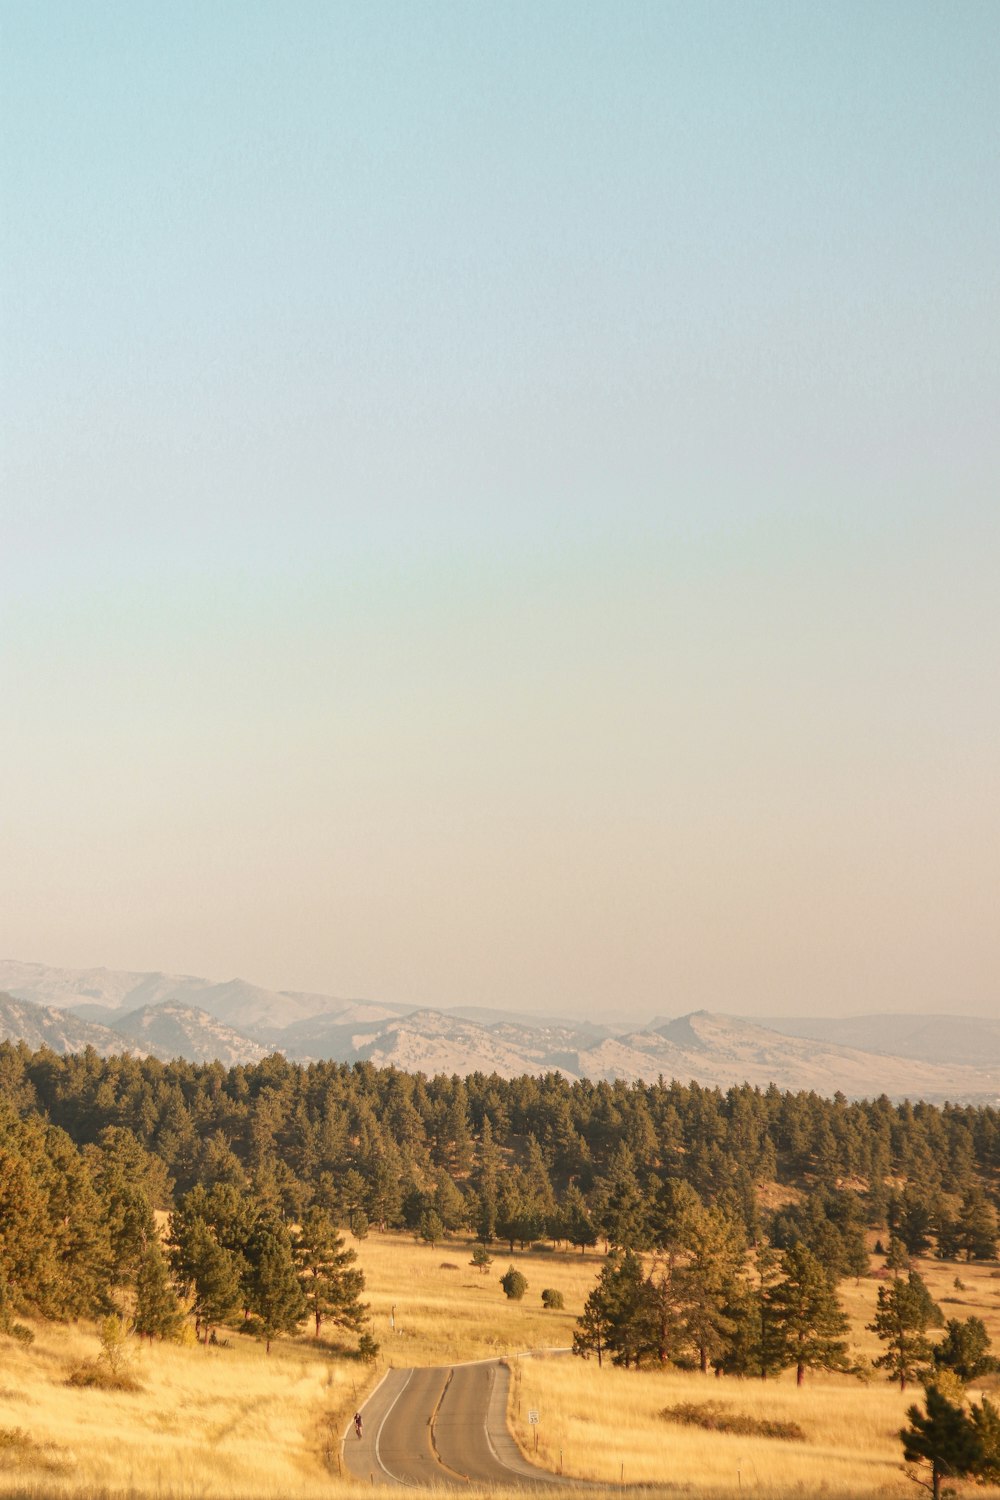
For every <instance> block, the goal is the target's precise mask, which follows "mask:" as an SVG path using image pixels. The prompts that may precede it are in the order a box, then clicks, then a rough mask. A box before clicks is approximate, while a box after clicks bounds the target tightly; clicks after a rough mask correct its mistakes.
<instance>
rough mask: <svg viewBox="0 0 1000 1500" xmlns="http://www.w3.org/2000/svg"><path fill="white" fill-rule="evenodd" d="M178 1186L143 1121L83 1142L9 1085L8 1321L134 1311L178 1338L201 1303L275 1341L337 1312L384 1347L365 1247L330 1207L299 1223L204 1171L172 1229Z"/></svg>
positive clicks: (4, 1124) (2, 1246)
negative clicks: (158, 1210)
mask: <svg viewBox="0 0 1000 1500" xmlns="http://www.w3.org/2000/svg"><path fill="white" fill-rule="evenodd" d="M169 1195H170V1184H169V1179H168V1177H167V1174H166V1170H165V1167H164V1164H163V1163H162V1162H161V1161H160V1160H159V1159H158V1158H157V1157H155V1156H153V1155H151V1154H150V1153H149V1152H147V1151H146V1150H145V1148H144V1147H143V1146H142V1145H141V1143H140V1142H139V1141H138V1140H137V1139H136V1137H135V1135H134V1134H133V1133H132V1131H130V1130H128V1129H126V1128H124V1127H121V1126H106V1127H105V1128H104V1129H103V1130H102V1131H101V1133H100V1135H99V1137H98V1139H97V1141H96V1142H92V1143H88V1144H87V1145H85V1146H83V1147H80V1146H78V1145H76V1144H75V1143H74V1142H73V1140H72V1139H71V1138H70V1137H69V1135H68V1134H67V1133H66V1132H65V1131H64V1130H62V1129H60V1128H59V1127H58V1126H55V1125H52V1124H51V1123H50V1122H49V1121H47V1120H45V1119H44V1118H43V1117H42V1116H41V1115H39V1114H37V1113H35V1112H33V1111H28V1112H22V1113H19V1112H18V1110H17V1109H15V1108H14V1105H13V1103H12V1102H11V1100H10V1099H9V1098H4V1097H0V1332H7V1333H10V1332H12V1331H15V1332H16V1330H17V1328H18V1325H17V1324H16V1322H15V1319H16V1316H17V1314H19V1313H22V1314H23V1313H28V1314H35V1315H38V1316H41V1317H44V1318H50V1319H60V1320H62V1319H71V1318H79V1317H102V1316H106V1315H108V1314H111V1313H114V1312H122V1311H125V1312H127V1314H128V1316H129V1318H130V1320H131V1322H132V1325H133V1327H134V1330H135V1332H136V1333H137V1334H138V1335H139V1336H141V1337H146V1338H150V1339H153V1338H157V1337H159V1338H168V1337H170V1336H171V1335H173V1334H175V1333H177V1332H178V1331H179V1329H180V1327H181V1325H182V1323H183V1322H184V1319H185V1316H186V1314H187V1312H188V1311H190V1312H191V1313H192V1314H193V1316H194V1319H195V1331H196V1334H201V1335H202V1336H203V1337H204V1338H205V1340H206V1342H207V1341H208V1340H209V1339H210V1338H211V1337H212V1334H213V1329H214V1327H215V1325H216V1324H218V1323H221V1322H225V1321H227V1320H230V1319H234V1318H236V1319H238V1320H239V1323H240V1326H242V1327H243V1328H244V1329H246V1330H247V1331H249V1332H253V1333H256V1334H259V1336H261V1337H262V1338H264V1339H265V1340H266V1341H267V1345H268V1349H270V1342H271V1340H272V1339H273V1338H274V1337H275V1336H277V1335H279V1334H288V1333H293V1332H295V1331H296V1330H297V1329H298V1327H299V1326H300V1325H301V1324H302V1323H303V1322H304V1321H305V1319H306V1318H309V1320H310V1322H311V1323H312V1325H313V1329H314V1332H315V1334H316V1336H317V1337H319V1335H320V1332H321V1329H322V1327H323V1325H324V1323H326V1324H328V1325H331V1326H333V1327H334V1328H336V1329H338V1330H340V1331H343V1332H348V1333H351V1334H360V1336H361V1337H360V1340H359V1348H360V1351H361V1353H362V1354H363V1355H367V1354H371V1353H373V1352H374V1344H373V1341H372V1338H371V1335H370V1334H369V1333H367V1332H366V1330H365V1326H364V1325H365V1320H366V1314H367V1309H366V1307H365V1306H364V1304H363V1303H362V1301H361V1294H362V1291H363V1289H364V1278H363V1276H362V1273H361V1271H360V1270H359V1269H358V1268H357V1267H356V1266H355V1264H354V1262H355V1260H356V1255H355V1252H354V1251H353V1250H351V1249H349V1248H347V1247H346V1246H345V1244H344V1241H343V1237H342V1235H341V1234H340V1232H339V1230H338V1228H337V1226H336V1225H335V1223H334V1222H333V1220H332V1218H331V1217H330V1215H329V1214H328V1213H327V1212H326V1211H325V1210H324V1209H322V1208H320V1207H313V1208H311V1209H309V1210H308V1211H307V1212H306V1214H305V1215H304V1217H303V1220H302V1222H301V1224H300V1225H298V1226H297V1227H295V1228H292V1227H291V1226H290V1225H289V1224H288V1223H287V1222H286V1221H285V1220H284V1219H283V1218H282V1217H281V1215H280V1214H279V1213H277V1212H276V1211H275V1210H274V1208H273V1207H271V1206H270V1205H268V1204H267V1203H265V1202H263V1201H262V1200H261V1199H260V1198H258V1197H257V1196H256V1195H255V1194H254V1192H253V1191H252V1189H251V1188H248V1187H237V1186H235V1185H233V1184H222V1183H220V1184H216V1185H214V1186H213V1187H212V1188H211V1189H208V1190H206V1189H205V1188H204V1187H202V1186H201V1185H198V1186H195V1187H193V1188H191V1189H190V1190H189V1191H188V1192H186V1193H184V1194H182V1195H180V1196H179V1197H178V1198H177V1200H176V1202H175V1205H174V1208H173V1211H172V1212H171V1214H170V1216H169V1221H168V1228H167V1233H166V1235H165V1236H164V1235H161V1234H160V1232H159V1230H158V1228H157V1224H156V1220H155V1214H154V1204H155V1203H158V1202H162V1201H164V1200H165V1199H167V1198H168V1197H169Z"/></svg>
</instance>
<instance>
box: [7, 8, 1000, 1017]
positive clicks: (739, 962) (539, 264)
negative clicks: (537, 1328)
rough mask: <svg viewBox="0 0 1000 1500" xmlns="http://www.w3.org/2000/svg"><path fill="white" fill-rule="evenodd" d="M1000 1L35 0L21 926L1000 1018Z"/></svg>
mask: <svg viewBox="0 0 1000 1500" xmlns="http://www.w3.org/2000/svg"><path fill="white" fill-rule="evenodd" d="M998 101H1000V7H997V6H996V5H995V4H978V5H977V4H963V5H954V6H941V5H939V4H920V3H907V4H899V5H896V4H881V5H879V4H875V5H872V4H857V5H853V4H851V5H847V4H845V5H829V6H826V7H821V6H816V5H805V4H799V5H791V4H757V5H753V4H738V5H730V4H725V5H723V4H716V5H712V4H697V5H696V4H693V3H692V4H690V5H686V6H679V5H668V4H655V5H654V4H650V5H645V4H631V5H630V4H614V5H612V4H608V5H598V4H586V3H581V0H576V3H573V4H554V3H548V4H546V3H536V4H531V5H527V4H524V5H522V4H507V5H495V6H486V5H473V4H418V3H412V0H411V3H407V4H399V5H389V4H376V5H367V6H361V5H350V6H348V5H333V4H304V3H299V4H296V3H288V4H281V5H279V4H268V5H265V4H256V5H255V4H246V3H241V4H233V5H224V4H191V5H183V4H166V5H164V4H157V5H152V4H139V3H122V4H120V5H111V4H101V3H96V0H95V3H90V4H87V5H79V4H76V3H74V4H57V3H42V4H38V3H30V4H28V3H24V4H19V3H10V0H0V140H2V146H0V162H2V176H0V190H2V203H0V221H2V222H0V252H2V261H0V276H2V282H0V293H2V296H0V303H2V355H3V371H2V374H3V392H2V395H3V409H4V418H3V433H2V450H3V451H2V459H3V474H2V482H3V489H2V498H0V523H2V531H0V632H2V634H0V652H2V655H0V698H2V701H3V704H4V708H5V712H4V726H3V730H2V738H0V847H2V850H3V853H2V858H0V950H2V955H3V956H9V957H17V958H24V959H34V960H38V961H42V962H50V963H66V964H74V965H76V964H94V963H107V964H109V965H112V966H130V967H138V968H167V969H183V970H187V971H195V972H201V973H206V974H209V975H212V976H215V977H220V978H221V977H229V976H230V975H232V974H234V973H240V974H242V975H244V976H245V977H248V978H251V979H255V980H258V981H259V982H262V983H267V984H276V985H277V984H281V985H287V986H298V987H302V988H306V987H308V988H315V989H324V990H330V991H333V992H337V993H344V994H359V993H360V994H370V995H377V996H381V997H382V998H384V999H393V1000H404V1001H426V1002H428V1003H441V1004H454V1003H459V1002H466V1003H484V1004H494V1003H498V1004H500V1003H507V1004H511V1005H515V1006H517V1007H518V1008H525V1009H526V1008H532V1007H537V1008H539V1009H544V1010H545V1011H548V1012H552V1011H559V1010H562V1011H566V1012H576V1013H579V1014H591V1015H601V1014H619V1013H621V1012H622V1011H627V1012H628V1013H629V1014H632V1015H642V1014H644V1013H648V1012H652V1011H661V1012H663V1011H666V1012H677V1011H680V1010H687V1009H691V1008H694V1007H695V1006H709V1007H712V1008H718V1009H733V1010H743V1011H752V1010H759V1011H762V1012H770V1013H776V1012H778V1011H781V1010H786V1011H796V1010H801V1011H808V1010H813V1011H830V1012H837V1011H840V1012H844V1011H852V1010H861V1009H866V1008H870V1009H875V1008H877V1009H892V1008H899V1009H907V1008H912V1009H944V1008H948V1007H954V1008H957V1009H962V1010H969V1011H981V1012H991V1011H995V1010H996V1009H997V1008H998V1006H1000V939H998V935H997V922H996V910H997V902H998V891H1000V879H998V877H1000V783H998V770H997V766H998V745H1000V706H998V694H997V680H998V666H1000V663H998V656H1000V652H998V647H1000V624H998V618H1000V616H998V609H997V604H996V595H997V579H998V564H1000V519H998V517H1000V511H998V484H997V480H998V469H1000V465H998V448H1000V444H998V439H997V432H998V430H1000V411H998V404H1000V403H998V396H1000V369H998V366H1000V353H998V351H1000V326H998V325H1000V317H998V302H1000V299H998V273H997V268H998V266H1000V104H998Z"/></svg>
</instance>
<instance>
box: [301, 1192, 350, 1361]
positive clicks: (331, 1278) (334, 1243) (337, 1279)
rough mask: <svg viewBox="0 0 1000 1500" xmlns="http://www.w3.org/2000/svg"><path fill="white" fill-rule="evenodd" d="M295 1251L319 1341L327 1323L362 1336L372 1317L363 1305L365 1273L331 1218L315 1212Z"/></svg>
mask: <svg viewBox="0 0 1000 1500" xmlns="http://www.w3.org/2000/svg"><path fill="white" fill-rule="evenodd" d="M294 1248H295V1257H296V1260H297V1262H298V1266H299V1273H300V1276H301V1279H302V1286H303V1291H304V1292H305V1298H306V1304H307V1307H308V1311H309V1316H310V1317H311V1318H312V1320H313V1323H314V1325H315V1336H316V1338H319V1335H320V1329H321V1328H322V1326H323V1323H324V1322H330V1323H332V1324H333V1325H334V1326H335V1327H337V1328H344V1329H347V1330H348V1331H349V1332H350V1333H360V1332H361V1330H362V1328H363V1326H364V1321H365V1318H366V1317H367V1314H368V1309H367V1307H366V1306H365V1304H364V1303H363V1302H362V1301H361V1293H362V1292H363V1291H364V1288H365V1278H364V1273H363V1272H362V1271H360V1270H359V1269H358V1268H357V1266H356V1264H355V1263H356V1261H357V1258H358V1257H357V1255H356V1254H355V1252H354V1251H353V1250H350V1249H348V1248H347V1246H346V1245H345V1244H344V1241H343V1238H342V1236H341V1235H340V1234H339V1232H338V1231H337V1228H336V1226H335V1224H334V1222H333V1220H332V1218H331V1217H330V1215H329V1214H328V1213H326V1212H325V1211H324V1210H323V1209H321V1208H311V1209H310V1210H309V1212H308V1213H307V1214H306V1217H305V1220H304V1222H303V1224H302V1228H301V1230H300V1231H299V1234H298V1237H297V1239H296V1241H295V1247H294Z"/></svg>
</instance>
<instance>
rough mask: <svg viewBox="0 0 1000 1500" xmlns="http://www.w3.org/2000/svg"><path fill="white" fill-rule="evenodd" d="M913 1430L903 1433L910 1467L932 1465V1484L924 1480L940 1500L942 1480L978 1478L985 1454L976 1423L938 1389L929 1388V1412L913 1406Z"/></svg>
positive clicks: (911, 1417)
mask: <svg viewBox="0 0 1000 1500" xmlns="http://www.w3.org/2000/svg"><path fill="white" fill-rule="evenodd" d="M906 1415H907V1418H908V1420H909V1424H910V1425H909V1426H908V1427H903V1428H901V1429H900V1433H899V1436H900V1438H901V1439H902V1442H903V1458H904V1459H905V1460H906V1462H907V1463H908V1464H915V1465H924V1464H930V1468H931V1477H930V1481H929V1482H927V1481H925V1480H920V1481H919V1482H920V1483H921V1484H925V1485H926V1488H927V1489H929V1490H930V1491H931V1493H932V1495H933V1497H934V1500H940V1496H941V1481H942V1479H960V1478H962V1477H963V1476H964V1475H966V1474H975V1473H976V1472H977V1470H978V1469H979V1467H980V1465H981V1461H982V1456H983V1451H982V1443H981V1441H980V1438H979V1434H978V1432H977V1430H976V1425H975V1423H974V1422H973V1421H972V1420H971V1419H970V1418H969V1416H967V1414H966V1413H965V1411H964V1410H963V1409H962V1407H961V1406H959V1405H957V1404H956V1403H954V1402H952V1401H949V1400H948V1399H947V1397H946V1396H943V1395H942V1394H941V1392H940V1391H939V1390H938V1388H937V1386H934V1385H929V1386H928V1387H927V1410H926V1412H923V1411H921V1410H920V1407H919V1406H911V1407H910V1408H909V1410H908V1411H907V1413H906Z"/></svg>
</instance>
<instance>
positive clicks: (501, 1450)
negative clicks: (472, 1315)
mask: <svg viewBox="0 0 1000 1500" xmlns="http://www.w3.org/2000/svg"><path fill="white" fill-rule="evenodd" d="M509 1382H510V1372H509V1371H508V1369H507V1367H506V1365H504V1364H503V1363H502V1362H501V1361H500V1360H498V1359H490V1360H480V1361H478V1362H477V1363H475V1364H467V1365H443V1366H438V1367H435V1368H432V1369H413V1370H390V1371H389V1372H388V1374H387V1375H386V1377H385V1379H384V1380H383V1381H382V1382H381V1384H380V1385H379V1386H377V1387H376V1389H375V1390H374V1391H373V1392H372V1394H371V1395H370V1396H369V1398H368V1400H367V1401H366V1402H365V1404H364V1406H363V1407H362V1416H363V1418H364V1436H363V1437H362V1438H361V1439H360V1440H359V1439H358V1438H357V1437H356V1436H355V1432H354V1428H353V1426H349V1427H348V1429H347V1434H346V1437H345V1439H344V1462H345V1464H346V1467H347V1469H348V1472H349V1473H351V1474H353V1475H354V1476H355V1478H357V1479H363V1480H365V1481H366V1482H368V1483H372V1482H374V1483H375V1484H406V1485H437V1486H446V1487H447V1486H451V1487H455V1488H459V1487H462V1488H464V1487H465V1486H467V1485H468V1484H470V1483H471V1484H477V1485H482V1484H487V1485H517V1486H518V1487H519V1488H520V1487H522V1486H524V1485H525V1484H537V1485H552V1484H559V1483H560V1480H559V1479H558V1477H557V1476H556V1475H554V1474H549V1473H547V1472H545V1471H544V1470H542V1469H537V1468H535V1467H534V1466H533V1465H532V1464H529V1463H528V1462H527V1460H526V1459H525V1458H523V1457H522V1455H521V1452H520V1450H519V1449H518V1447H517V1444H516V1443H515V1442H514V1439H513V1438H512V1437H511V1435H510V1432H509V1431H508V1428H507V1388H508V1385H509Z"/></svg>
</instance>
